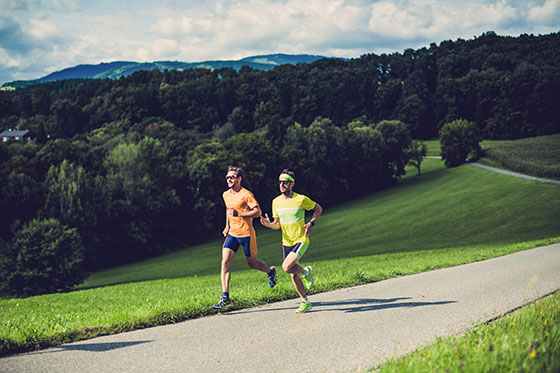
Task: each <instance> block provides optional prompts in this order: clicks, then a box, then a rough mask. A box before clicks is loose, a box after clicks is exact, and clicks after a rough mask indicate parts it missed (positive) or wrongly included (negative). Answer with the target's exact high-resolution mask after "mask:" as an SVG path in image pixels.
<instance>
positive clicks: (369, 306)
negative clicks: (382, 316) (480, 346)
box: [311, 297, 457, 312]
mask: <svg viewBox="0 0 560 373" xmlns="http://www.w3.org/2000/svg"><path fill="white" fill-rule="evenodd" d="M407 299H411V298H410V297H404V298H391V299H348V300H344V301H338V302H313V308H312V309H311V312H324V311H342V312H365V311H377V310H383V309H387V308H401V307H407V308H408V307H423V306H440V305H444V304H449V303H457V302H456V301H440V302H400V301H402V300H407Z"/></svg>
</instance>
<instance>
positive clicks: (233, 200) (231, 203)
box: [212, 166, 276, 309]
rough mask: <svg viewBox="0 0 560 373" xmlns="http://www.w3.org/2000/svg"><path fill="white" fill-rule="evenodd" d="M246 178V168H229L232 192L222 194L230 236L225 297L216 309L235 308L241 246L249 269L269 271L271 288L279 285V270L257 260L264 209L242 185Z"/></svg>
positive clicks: (224, 261) (226, 232)
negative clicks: (234, 267)
mask: <svg viewBox="0 0 560 373" xmlns="http://www.w3.org/2000/svg"><path fill="white" fill-rule="evenodd" d="M244 176H245V174H244V172H243V169H242V168H239V167H234V166H229V167H228V171H227V175H226V182H227V185H228V187H229V189H228V190H226V191H225V192H224V193H223V195H222V197H223V198H224V202H225V204H226V226H225V228H224V231H223V232H222V233H223V235H224V237H226V239H225V241H224V245H223V247H222V273H221V279H222V296H221V297H220V300H219V301H218V303H216V304H214V305H213V306H212V308H215V309H224V308H228V307H229V306H231V300H230V298H229V282H230V279H231V262H232V261H233V258H234V257H235V254H236V253H237V249H238V248H239V246H240V245H241V246H243V249H244V250H245V257H246V259H247V264H248V265H249V268H251V269H258V270H259V271H261V272H265V273H266V274H267V275H268V276H267V277H268V285H269V286H270V287H271V288H273V287H274V286H276V268H275V267H270V268H269V267H268V266H267V265H266V263H265V262H263V261H262V260H257V235H256V234H255V229H254V228H253V218H256V217H260V216H261V209H260V207H259V203H258V202H257V200H256V199H255V197H254V196H253V193H251V192H250V191H249V190H247V189H245V188H243V187H242V186H241V182H242V181H243V177H244Z"/></svg>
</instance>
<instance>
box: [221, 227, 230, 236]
mask: <svg viewBox="0 0 560 373" xmlns="http://www.w3.org/2000/svg"><path fill="white" fill-rule="evenodd" d="M222 234H223V235H224V237H227V235H228V234H229V227H225V228H224V230H223V232H222Z"/></svg>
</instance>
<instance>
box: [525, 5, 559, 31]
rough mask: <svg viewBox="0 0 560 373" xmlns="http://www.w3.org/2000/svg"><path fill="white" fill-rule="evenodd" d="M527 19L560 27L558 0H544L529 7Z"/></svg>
mask: <svg viewBox="0 0 560 373" xmlns="http://www.w3.org/2000/svg"><path fill="white" fill-rule="evenodd" d="M528 19H529V21H531V22H533V23H535V24H541V25H545V26H553V27H556V28H560V0H546V1H545V3H544V4H542V5H541V6H535V7H533V8H531V9H529V14H528Z"/></svg>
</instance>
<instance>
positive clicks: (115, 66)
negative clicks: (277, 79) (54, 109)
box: [4, 54, 327, 88]
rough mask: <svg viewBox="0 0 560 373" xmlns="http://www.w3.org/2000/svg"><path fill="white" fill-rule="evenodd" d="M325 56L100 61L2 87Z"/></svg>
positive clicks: (262, 66)
mask: <svg viewBox="0 0 560 373" xmlns="http://www.w3.org/2000/svg"><path fill="white" fill-rule="evenodd" d="M322 58H327V57H324V56H316V55H309V54H297V55H290V54H268V55H261V56H252V57H246V58H243V59H241V60H225V61H220V60H217V61H203V62H180V61H156V62H133V61H116V62H109V63H100V64H98V65H77V66H74V67H69V68H66V69H63V70H60V71H55V72H53V73H51V74H49V75H46V76H44V77H42V78H39V79H34V80H17V81H14V82H10V83H5V84H4V86H10V87H14V88H24V87H27V86H30V85H34V84H39V83H44V82H49V81H53V80H64V79H80V78H90V79H106V78H109V79H118V78H120V77H122V76H129V75H131V74H133V73H134V72H136V71H140V70H156V69H157V70H162V71H163V70H188V69H196V68H207V69H212V70H213V69H221V68H224V67H230V68H233V69H235V70H237V71H239V69H240V68H241V67H242V66H244V65H246V66H249V67H251V68H253V69H257V70H271V69H273V68H274V67H276V66H280V65H286V64H290V65H296V64H298V63H310V62H314V61H317V60H320V59H322Z"/></svg>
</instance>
